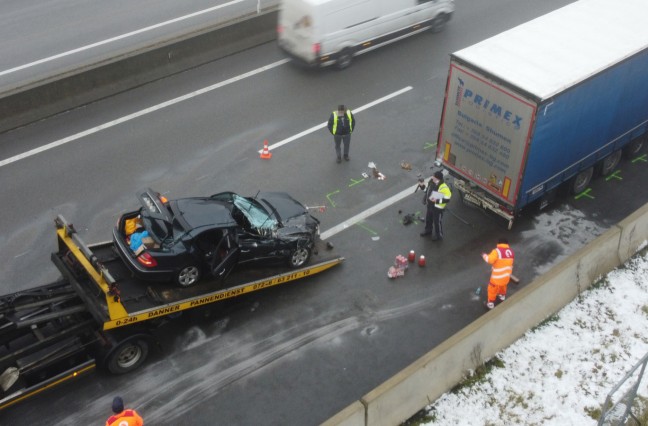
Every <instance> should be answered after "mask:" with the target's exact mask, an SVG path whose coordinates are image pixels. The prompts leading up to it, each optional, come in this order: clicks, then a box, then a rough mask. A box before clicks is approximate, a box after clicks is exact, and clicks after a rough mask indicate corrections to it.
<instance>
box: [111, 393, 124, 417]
mask: <svg viewBox="0 0 648 426" xmlns="http://www.w3.org/2000/svg"><path fill="white" fill-rule="evenodd" d="M112 410H113V413H115V414H119V413H121V412H122V411H124V401H123V400H122V399H121V397H120V396H116V397H115V398H114V399H113V403H112Z"/></svg>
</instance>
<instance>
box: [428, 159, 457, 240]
mask: <svg viewBox="0 0 648 426" xmlns="http://www.w3.org/2000/svg"><path fill="white" fill-rule="evenodd" d="M451 197H452V192H451V191H450V187H449V186H448V185H447V184H446V183H445V181H444V178H443V173H442V172H440V171H438V172H434V175H432V179H430V182H429V183H428V187H427V190H426V191H425V198H424V199H423V203H424V204H425V205H426V207H427V210H426V212H425V230H424V231H423V232H422V233H421V237H425V236H427V235H432V234H434V235H432V241H441V240H443V212H444V211H445V208H446V205H447V204H448V203H449V202H450V198H451Z"/></svg>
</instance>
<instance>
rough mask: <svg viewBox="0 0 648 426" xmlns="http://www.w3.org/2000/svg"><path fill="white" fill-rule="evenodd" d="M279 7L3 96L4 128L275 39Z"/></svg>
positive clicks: (1, 125)
mask: <svg viewBox="0 0 648 426" xmlns="http://www.w3.org/2000/svg"><path fill="white" fill-rule="evenodd" d="M277 10H278V7H277V6H274V7H272V8H269V9H266V10H262V11H261V12H260V13H259V14H252V15H247V16H241V17H240V18H238V19H236V20H234V21H231V22H227V23H223V24H219V25H218V26H215V27H211V28H204V29H201V30H199V31H196V32H194V33H191V34H185V35H183V36H180V37H176V38H175V39H172V40H159V41H157V42H155V43H152V44H149V45H147V46H144V47H140V48H138V49H136V50H133V51H129V52H123V53H122V54H118V55H114V54H112V55H111V56H110V57H107V58H105V59H103V60H100V61H98V62H95V63H92V64H85V65H80V66H77V67H75V68H74V69H70V70H67V71H66V72H64V73H61V74H58V75H53V76H51V77H48V78H47V79H44V80H40V81H35V82H30V83H26V84H24V85H21V86H19V87H15V88H13V89H12V90H11V91H7V92H5V93H1V94H0V132H5V131H7V130H11V129H14V128H17V127H20V126H24V125H25V124H29V123H32V122H34V121H37V120H41V119H43V118H46V117H49V116H52V115H54V114H58V113H60V112H63V111H67V110H70V109H72V108H75V107H78V106H81V105H85V104H88V103H90V102H94V101H97V100H99V99H102V98H105V97H108V96H111V95H114V94H116V93H119V92H123V91H126V90H130V89H132V88H134V87H137V86H140V85H142V84H145V83H149V82H151V81H154V80H158V79H160V78H164V77H168V76H169V75H172V74H175V73H178V72H181V71H185V70H187V69H190V68H193V67H196V66H199V65H203V64H205V63H207V62H210V61H214V60H216V59H219V58H222V57H225V56H227V55H231V54H233V53H236V52H240V51H242V50H245V49H249V48H251V47H254V46H258V45H260V44H263V43H267V42H269V41H272V40H274V39H275V38H276V26H277V13H278V12H277Z"/></svg>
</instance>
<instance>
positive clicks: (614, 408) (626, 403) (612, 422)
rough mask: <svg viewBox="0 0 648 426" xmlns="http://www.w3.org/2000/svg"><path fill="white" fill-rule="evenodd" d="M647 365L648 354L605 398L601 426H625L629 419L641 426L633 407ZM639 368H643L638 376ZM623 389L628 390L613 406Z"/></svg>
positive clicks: (600, 420) (599, 423)
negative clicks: (616, 395) (614, 399)
mask: <svg viewBox="0 0 648 426" xmlns="http://www.w3.org/2000/svg"><path fill="white" fill-rule="evenodd" d="M647 364H648V353H647V354H646V355H644V357H643V358H642V359H641V360H640V361H639V362H638V363H637V364H636V365H635V366H634V367H632V370H630V372H628V374H626V375H625V376H624V377H623V379H621V380H620V381H619V383H617V385H616V386H615V387H614V388H613V389H612V390H611V391H610V393H608V395H607V398H605V403H604V404H603V410H602V412H601V418H600V419H599V422H598V425H599V426H604V425H605V426H617V425H625V424H626V421H627V420H628V417H632V418H633V419H634V420H635V421H636V422H637V424H641V422H640V421H639V419H637V417H636V416H635V415H634V414H633V413H632V405H633V404H634V400H635V398H636V397H637V390H638V389H639V385H640V384H641V379H642V378H643V375H644V372H645V371H646V365H647ZM639 368H641V371H639V373H638V374H636V373H637V370H638V369H639ZM631 380H634V383H632V382H631ZM624 385H625V386H624ZM621 387H624V389H626V390H625V391H622V392H623V393H622V394H621V397H620V398H619V399H618V401H617V402H616V403H614V404H613V403H612V401H613V397H614V395H615V394H616V393H617V392H618V391H619V390H620V389H621Z"/></svg>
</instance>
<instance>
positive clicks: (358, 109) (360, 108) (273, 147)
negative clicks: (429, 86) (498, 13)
mask: <svg viewBox="0 0 648 426" xmlns="http://www.w3.org/2000/svg"><path fill="white" fill-rule="evenodd" d="M410 90H412V86H407V87H405V88H403V89H400V90H398V91H396V92H394V93H390V94H389V95H387V96H383V97H382V98H380V99H376V100H375V101H373V102H369V103H368V104H366V105H363V106H361V107H359V108H355V109H353V112H354V113H357V112H362V111H364V110H366V109H369V108H371V107H372V106H375V105H378V104H379V103H382V102H385V101H387V100H389V99H391V98H395V97H396V96H398V95H402V94H403V93H405V92H409V91H410ZM327 124H328V122H327V121H325V122H324V123H321V124H318V125H317V126H313V127H311V128H310V129H307V130H304V131H303V132H301V133H297V134H296V135H293V136H291V137H289V138H286V139H284V140H282V141H279V142H277V143H273V144H272V145H269V146H268V150H273V149H276V148H279V147H280V146H283V145H286V144H288V143H290V142H292V141H294V140H296V139H299V138H301V137H302V136H306V135H308V134H309V133H313V132H315V131H317V130H319V129H323V128H324V127H326V125H327ZM259 153H261V150H259Z"/></svg>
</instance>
